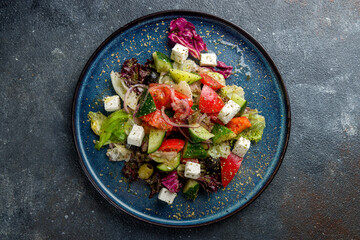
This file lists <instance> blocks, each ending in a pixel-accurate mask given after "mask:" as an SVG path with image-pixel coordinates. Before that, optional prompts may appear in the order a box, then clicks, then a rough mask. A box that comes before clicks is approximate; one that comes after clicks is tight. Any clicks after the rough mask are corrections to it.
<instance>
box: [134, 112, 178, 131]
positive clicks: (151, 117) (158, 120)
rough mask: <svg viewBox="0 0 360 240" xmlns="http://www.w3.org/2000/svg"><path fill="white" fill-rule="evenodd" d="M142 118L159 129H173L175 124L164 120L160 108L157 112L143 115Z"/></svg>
mask: <svg viewBox="0 0 360 240" xmlns="http://www.w3.org/2000/svg"><path fill="white" fill-rule="evenodd" d="M140 118H141V119H142V120H144V121H145V122H147V123H148V124H149V125H151V126H153V127H155V128H158V129H162V130H168V131H171V130H172V128H173V126H171V125H170V124H168V123H167V122H166V121H165V120H164V118H163V117H162V115H161V111H160V110H156V111H155V112H152V113H149V114H148V115H145V116H142V117H140Z"/></svg>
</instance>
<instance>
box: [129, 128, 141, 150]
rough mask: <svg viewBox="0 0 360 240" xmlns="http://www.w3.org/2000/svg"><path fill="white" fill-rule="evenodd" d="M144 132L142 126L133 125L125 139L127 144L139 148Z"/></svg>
mask: <svg viewBox="0 0 360 240" xmlns="http://www.w3.org/2000/svg"><path fill="white" fill-rule="evenodd" d="M144 136H145V131H144V128H143V127H142V126H139V125H136V124H134V126H133V128H132V129H131V131H130V133H129V136H128V137H127V143H128V144H130V145H134V146H137V147H140V146H141V143H142V140H143V139H144Z"/></svg>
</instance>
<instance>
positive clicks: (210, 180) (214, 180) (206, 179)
mask: <svg viewBox="0 0 360 240" xmlns="http://www.w3.org/2000/svg"><path fill="white" fill-rule="evenodd" d="M218 178H219V177H218V175H216V174H213V175H204V176H201V177H199V178H198V179H197V180H198V181H199V183H200V185H201V186H202V187H203V188H204V189H205V191H207V192H208V193H210V192H216V191H217V190H218V188H219V187H220V186H221V182H220V181H219V180H218Z"/></svg>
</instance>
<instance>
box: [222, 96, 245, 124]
mask: <svg viewBox="0 0 360 240" xmlns="http://www.w3.org/2000/svg"><path fill="white" fill-rule="evenodd" d="M240 109H241V108H240V106H239V105H238V104H237V103H236V102H234V101H233V100H229V101H228V102H227V103H226V104H225V106H224V107H223V108H222V109H221V110H220V112H219V115H218V118H219V119H220V121H222V122H223V123H224V124H228V123H229V122H230V120H231V119H233V117H234V116H235V115H236V114H237V113H238V112H239V111H240Z"/></svg>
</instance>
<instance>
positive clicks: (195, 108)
mask: <svg viewBox="0 0 360 240" xmlns="http://www.w3.org/2000/svg"><path fill="white" fill-rule="evenodd" d="M191 109H192V110H194V111H197V110H199V105H197V104H194V105H192V107H191Z"/></svg>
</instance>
